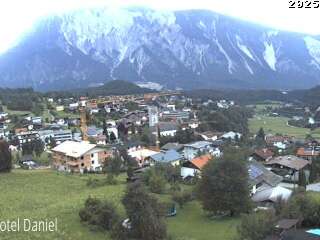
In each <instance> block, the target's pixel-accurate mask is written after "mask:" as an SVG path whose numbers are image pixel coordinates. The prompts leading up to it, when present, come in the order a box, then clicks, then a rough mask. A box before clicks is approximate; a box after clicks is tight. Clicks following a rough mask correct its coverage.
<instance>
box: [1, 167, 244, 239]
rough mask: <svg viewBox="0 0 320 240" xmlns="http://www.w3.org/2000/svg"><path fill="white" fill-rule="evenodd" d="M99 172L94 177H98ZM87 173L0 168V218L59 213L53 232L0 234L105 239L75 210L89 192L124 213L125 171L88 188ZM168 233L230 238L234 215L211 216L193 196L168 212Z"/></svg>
mask: <svg viewBox="0 0 320 240" xmlns="http://www.w3.org/2000/svg"><path fill="white" fill-rule="evenodd" d="M102 177H104V176H103V175H97V176H95V178H102ZM88 178H89V177H88V176H79V175H65V174H62V173H56V172H54V171H51V170H36V171H24V170H15V171H13V172H12V173H9V174H0V190H1V198H0V220H1V219H2V220H3V219H16V218H20V219H21V218H32V219H38V220H39V219H45V218H50V219H52V218H57V219H58V232H54V233H12V232H11V233H0V239H1V240H7V239H8V240H9V239H10V240H11V239H15V240H27V239H30V240H37V239H39V240H40V239H41V240H46V239H48V240H56V239H59V240H60V239H61V240H69V239H70V240H75V239H77V240H88V239H90V240H107V239H110V237H109V236H108V234H107V233H106V232H92V231H90V229H89V227H88V226H86V225H83V224H81V223H80V220H79V217H78V212H79V209H80V208H81V207H82V206H83V204H84V201H85V200H86V199H87V197H88V196H92V197H98V198H101V199H109V200H110V201H113V202H114V203H115V204H116V206H117V208H118V209H119V211H120V212H121V213H122V214H124V209H123V206H122V205H121V203H120V199H121V196H122V194H123V191H124V189H125V181H124V177H120V179H119V181H120V183H119V184H118V185H116V186H102V187H98V188H89V187H87V186H86V181H87V179H88ZM167 221H168V229H169V233H170V235H172V236H173V237H174V239H177V240H193V239H194V240H205V239H211V240H231V239H232V238H233V237H234V234H235V230H236V225H237V222H238V220H237V219H230V220H229V219H227V220H209V219H208V218H207V217H206V216H205V214H204V213H203V211H202V210H201V207H200V205H199V204H198V203H197V202H192V203H189V204H187V205H186V206H185V208H184V209H182V210H179V211H178V215H177V216H176V217H172V218H169V219H168V220H167Z"/></svg>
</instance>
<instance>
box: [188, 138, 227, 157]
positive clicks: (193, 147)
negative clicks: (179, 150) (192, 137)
mask: <svg viewBox="0 0 320 240" xmlns="http://www.w3.org/2000/svg"><path fill="white" fill-rule="evenodd" d="M206 153H210V154H211V155H213V156H216V157H219V156H220V155H221V151H220V150H219V148H216V147H213V144H212V143H211V142H208V141H198V142H194V143H191V144H185V145H184V149H183V155H184V157H185V158H186V159H187V160H191V159H193V158H195V157H196V156H199V155H203V154H206Z"/></svg>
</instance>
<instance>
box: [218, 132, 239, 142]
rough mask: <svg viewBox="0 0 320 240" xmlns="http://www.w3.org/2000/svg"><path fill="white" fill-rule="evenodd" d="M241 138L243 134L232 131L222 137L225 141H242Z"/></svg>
mask: <svg viewBox="0 0 320 240" xmlns="http://www.w3.org/2000/svg"><path fill="white" fill-rule="evenodd" d="M241 136H242V134H241V133H237V132H233V131H230V132H227V133H224V134H223V135H222V136H221V138H222V139H225V140H237V139H240V138H241Z"/></svg>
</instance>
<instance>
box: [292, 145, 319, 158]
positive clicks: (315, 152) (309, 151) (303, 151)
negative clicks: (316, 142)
mask: <svg viewBox="0 0 320 240" xmlns="http://www.w3.org/2000/svg"><path fill="white" fill-rule="evenodd" d="M297 156H298V157H301V158H303V159H306V160H308V161H312V160H316V159H317V158H318V157H319V156H320V147H319V146H316V147H315V146H307V147H301V148H298V150H297Z"/></svg>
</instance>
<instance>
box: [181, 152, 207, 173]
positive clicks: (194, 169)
mask: <svg viewBox="0 0 320 240" xmlns="http://www.w3.org/2000/svg"><path fill="white" fill-rule="evenodd" d="M210 160H212V156H211V155H210V154H206V155H202V156H200V157H196V158H194V159H192V160H189V161H187V162H185V163H183V164H182V168H181V176H182V178H187V177H194V176H196V175H199V174H200V173H201V170H202V169H203V167H204V166H205V165H206V164H207V163H208V162H209V161H210Z"/></svg>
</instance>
